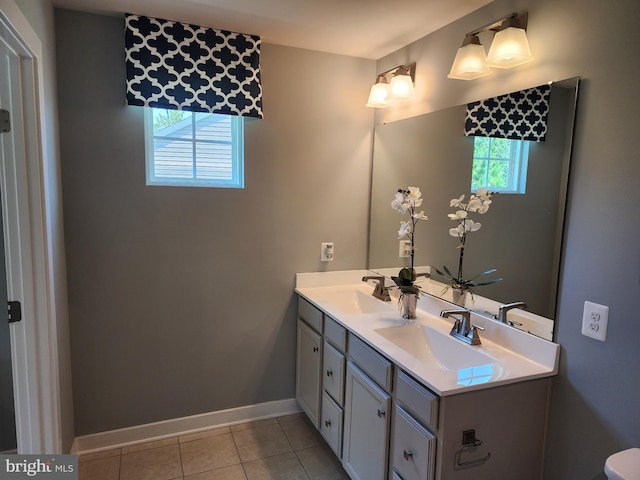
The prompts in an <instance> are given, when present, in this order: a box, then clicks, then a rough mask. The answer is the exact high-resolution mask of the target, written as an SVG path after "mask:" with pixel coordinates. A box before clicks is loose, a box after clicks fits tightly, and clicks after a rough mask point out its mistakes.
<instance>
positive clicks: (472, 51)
mask: <svg viewBox="0 0 640 480" xmlns="http://www.w3.org/2000/svg"><path fill="white" fill-rule="evenodd" d="M465 43H466V41H465ZM490 73H491V70H489V67H487V56H486V54H485V52H484V47H483V46H482V45H480V43H479V42H478V43H467V44H466V45H465V44H463V45H462V46H461V47H460V48H459V49H458V52H457V53H456V58H454V60H453V65H452V66H451V71H450V72H449V75H447V77H448V78H455V79H458V80H473V79H476V78H480V77H486V76H487V75H489V74H490Z"/></svg>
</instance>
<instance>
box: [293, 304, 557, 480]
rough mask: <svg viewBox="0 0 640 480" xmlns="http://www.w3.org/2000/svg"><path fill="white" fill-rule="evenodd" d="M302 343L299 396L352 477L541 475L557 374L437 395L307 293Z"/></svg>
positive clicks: (474, 479) (523, 479)
mask: <svg viewBox="0 0 640 480" xmlns="http://www.w3.org/2000/svg"><path fill="white" fill-rule="evenodd" d="M297 343H298V352H297V362H298V364H297V382H296V395H297V398H298V401H299V403H300V405H301V407H302V408H303V409H304V411H305V412H306V413H307V415H308V416H309V418H310V419H311V421H312V422H313V423H314V424H315V425H316V428H318V430H319V431H320V433H321V434H322V436H323V437H324V439H325V440H326V441H327V444H328V445H329V446H330V447H331V449H332V450H333V451H334V453H335V454H336V456H337V457H338V458H339V459H341V461H342V465H343V467H344V469H345V470H346V472H347V473H348V475H349V477H350V478H351V480H386V479H389V480H495V479H500V478H517V479H518V480H539V479H540V478H541V475H542V464H543V453H544V440H545V430H546V421H547V416H548V401H549V397H550V389H551V378H548V377H544V378H538V379H532V380H527V381H522V382H516V383H510V384H506V385H499V386H492V387H491V388H481V389H475V390H466V391H463V392H461V393H456V394H448V395H444V396H439V395H437V394H436V393H434V392H433V391H432V390H430V389H429V387H428V385H427V384H425V383H424V382H422V381H420V380H419V379H418V378H417V377H415V376H413V374H412V373H411V372H410V371H409V370H406V369H405V368H404V367H402V366H400V365H397V364H395V363H394V362H393V361H391V360H390V359H389V358H387V356H385V353H384V352H382V351H379V350H377V349H375V348H373V346H371V345H370V344H369V343H367V342H366V341H365V340H363V338H361V337H360V336H358V335H357V334H356V333H354V331H352V330H350V329H349V330H347V329H346V328H345V327H344V326H343V324H340V323H338V322H337V321H335V320H334V319H333V318H332V317H331V316H329V315H326V314H324V313H322V311H320V310H319V309H317V308H316V307H314V306H313V305H312V304H311V303H309V302H307V301H306V300H305V299H303V298H300V301H299V310H298V342H297ZM467 373H469V372H466V373H465V375H466V374H467ZM471 373H472V372H471ZM480 373H482V372H480ZM460 381H465V382H466V381H469V378H468V375H467V376H464V377H460ZM469 430H473V431H474V432H475V438H476V439H478V440H481V442H478V443H476V444H475V445H467V446H464V445H463V441H466V440H465V439H468V438H469V437H467V436H465V433H464V432H466V431H469Z"/></svg>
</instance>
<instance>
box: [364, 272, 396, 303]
mask: <svg viewBox="0 0 640 480" xmlns="http://www.w3.org/2000/svg"><path fill="white" fill-rule="evenodd" d="M369 280H376V281H377V282H378V283H376V288H374V289H373V294H372V295H373V296H374V297H376V298H377V299H379V300H382V301H383V302H390V301H391V296H390V295H389V288H388V287H385V286H384V276H383V275H372V276H369V277H362V281H363V282H367V281H369Z"/></svg>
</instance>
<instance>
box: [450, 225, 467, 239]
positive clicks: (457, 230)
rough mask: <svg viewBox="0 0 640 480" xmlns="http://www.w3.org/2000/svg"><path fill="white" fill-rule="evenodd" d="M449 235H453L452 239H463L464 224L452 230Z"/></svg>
mask: <svg viewBox="0 0 640 480" xmlns="http://www.w3.org/2000/svg"><path fill="white" fill-rule="evenodd" d="M449 235H451V236H452V237H459V238H462V236H463V235H464V227H463V226H462V224H460V225H458V226H457V227H456V228H450V229H449Z"/></svg>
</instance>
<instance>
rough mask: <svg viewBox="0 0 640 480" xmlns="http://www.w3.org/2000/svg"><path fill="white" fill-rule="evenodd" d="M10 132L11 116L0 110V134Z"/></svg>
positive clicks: (6, 111) (7, 112)
mask: <svg viewBox="0 0 640 480" xmlns="http://www.w3.org/2000/svg"><path fill="white" fill-rule="evenodd" d="M10 131H11V114H10V113H9V110H5V109H3V108H2V109H0V133H7V132H10Z"/></svg>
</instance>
